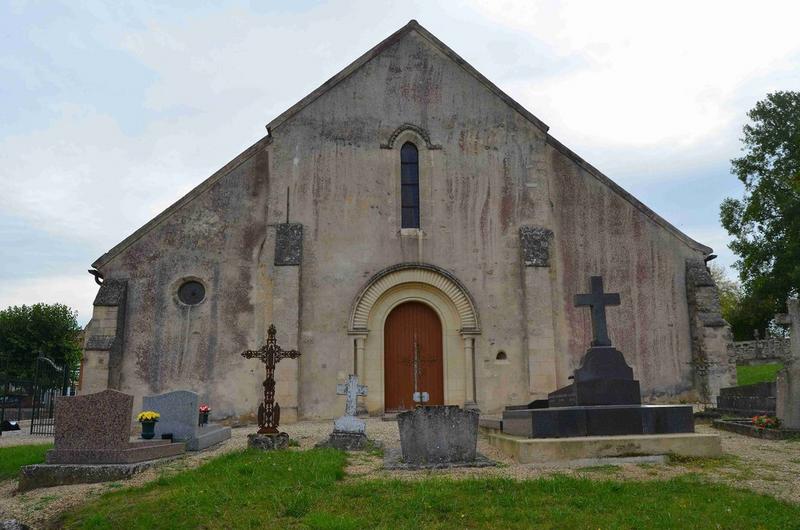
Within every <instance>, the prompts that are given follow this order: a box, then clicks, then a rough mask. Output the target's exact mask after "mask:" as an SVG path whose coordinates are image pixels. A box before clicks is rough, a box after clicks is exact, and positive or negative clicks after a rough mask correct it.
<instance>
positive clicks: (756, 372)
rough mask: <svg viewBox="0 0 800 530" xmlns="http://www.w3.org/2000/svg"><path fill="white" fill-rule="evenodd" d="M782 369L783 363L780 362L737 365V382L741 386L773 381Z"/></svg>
mask: <svg viewBox="0 0 800 530" xmlns="http://www.w3.org/2000/svg"><path fill="white" fill-rule="evenodd" d="M782 369H783V365H782V364H780V363H773V364H758V365H753V366H744V365H742V366H737V367H736V384H737V385H740V386H741V385H752V384H754V383H772V382H774V381H775V380H776V379H777V378H778V372H779V371H781V370H782Z"/></svg>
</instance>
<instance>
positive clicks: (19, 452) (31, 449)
mask: <svg viewBox="0 0 800 530" xmlns="http://www.w3.org/2000/svg"><path fill="white" fill-rule="evenodd" d="M52 448H53V444H36V445H13V446H11V447H0V480H6V479H9V478H14V477H16V476H17V475H18V474H19V468H20V467H22V466H27V465H29V464H42V463H44V455H45V453H46V452H47V450H48V449H52Z"/></svg>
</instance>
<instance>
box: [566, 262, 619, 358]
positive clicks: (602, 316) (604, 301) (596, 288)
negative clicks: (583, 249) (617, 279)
mask: <svg viewBox="0 0 800 530" xmlns="http://www.w3.org/2000/svg"><path fill="white" fill-rule="evenodd" d="M590 284H591V290H592V292H591V293H588V294H576V295H575V307H581V306H587V305H588V306H589V307H591V308H592V333H593V340H592V346H611V340H610V339H609V338H608V325H607V324H606V306H608V305H619V293H604V292H603V277H602V276H592V277H591V280H590Z"/></svg>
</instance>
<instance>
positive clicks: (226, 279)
mask: <svg viewBox="0 0 800 530" xmlns="http://www.w3.org/2000/svg"><path fill="white" fill-rule="evenodd" d="M267 131H268V134H267V135H266V136H265V137H264V138H262V139H261V140H259V141H258V142H256V143H255V144H254V145H252V146H251V147H249V148H248V149H246V150H245V151H244V152H243V153H241V154H240V155H238V156H237V157H236V158H234V159H233V160H232V161H230V162H229V163H228V164H227V165H225V166H224V167H223V168H222V169H220V170H219V171H217V172H216V173H215V174H213V175H212V176H211V177H209V178H208V179H207V180H205V181H204V182H202V183H201V184H200V185H199V186H197V187H196V188H195V189H194V190H192V191H191V192H189V194H187V195H186V196H185V197H183V198H182V199H180V200H179V201H178V202H176V203H175V204H173V205H172V206H171V207H169V208H168V209H167V210H166V211H164V212H163V213H161V214H160V215H158V216H157V217H156V218H154V219H153V220H152V221H150V222H149V223H147V224H146V225H145V226H144V227H142V228H141V229H139V230H138V231H136V232H135V233H133V234H132V235H131V236H130V237H128V238H127V239H125V240H124V241H122V242H121V243H119V244H118V245H117V246H115V247H114V248H113V249H111V250H110V251H109V252H107V253H106V254H105V255H103V256H102V257H100V258H99V259H98V260H97V261H96V262H95V263H94V264H93V267H94V268H95V270H94V271H93V274H95V277H96V281H97V282H98V283H101V286H100V288H99V292H98V295H97V297H96V299H95V303H94V313H93V318H92V320H91V322H90V324H89V326H88V328H87V332H86V342H85V351H84V361H83V368H82V375H81V377H82V380H81V390H80V391H81V392H83V393H88V392H94V391H97V390H101V389H104V388H115V389H119V390H122V391H124V392H128V393H132V394H134V395H135V396H136V398H137V399H139V400H140V399H141V397H142V396H144V395H148V394H153V393H159V392H165V391H168V390H174V389H189V390H194V391H197V392H198V393H200V395H201V399H202V400H203V401H205V402H208V403H209V404H210V405H211V407H212V409H213V416H214V417H215V418H218V419H224V418H228V419H231V420H232V421H246V420H248V419H249V418H252V415H253V414H254V413H255V411H256V409H257V407H258V402H259V399H260V396H261V395H262V392H261V382H262V380H263V377H264V372H263V365H261V364H260V363H258V362H257V361H253V360H247V359H245V358H243V357H242V356H241V353H242V352H243V351H244V350H248V349H255V348H258V347H259V346H261V345H262V344H263V342H264V340H265V338H266V335H267V329H268V327H269V326H270V324H271V323H274V325H275V326H276V328H277V340H278V343H279V344H280V345H281V346H282V347H283V348H285V349H297V350H299V351H300V352H301V356H300V357H299V358H298V359H285V360H283V361H281V362H280V364H279V365H278V368H277V370H276V379H277V389H276V401H277V402H278V403H279V404H280V406H281V410H282V417H283V421H287V420H288V421H291V420H293V419H297V418H309V419H310V418H330V417H333V416H335V415H338V414H341V410H342V407H343V404H342V403H341V400H342V399H343V398H341V397H340V396H337V395H336V384H337V383H341V382H343V381H345V380H346V378H347V376H348V374H351V373H355V374H357V375H358V376H359V379H360V382H361V383H362V384H365V385H367V386H368V388H369V391H368V395H367V396H365V397H364V398H362V399H363V403H362V404H361V407H362V409H365V410H366V412H368V413H370V414H374V415H380V414H383V413H387V412H392V411H398V410H404V409H408V408H410V407H412V406H413V405H414V402H413V401H412V396H413V393H414V391H415V390H416V391H420V392H427V394H428V396H429V402H428V403H429V404H452V405H461V406H467V407H477V408H479V409H480V410H481V411H483V412H497V411H499V410H501V409H502V408H503V407H504V406H505V405H508V404H520V403H526V402H528V401H531V400H532V399H535V398H541V397H545V396H546V394H547V393H548V392H551V391H553V390H555V389H556V388H558V387H561V386H564V385H565V384H568V383H569V381H568V378H569V376H570V375H571V374H572V371H573V370H574V369H575V368H576V367H577V366H578V364H579V363H580V360H581V357H582V355H583V353H584V351H585V350H586V348H587V347H588V346H589V342H590V340H591V323H590V319H589V312H588V311H586V310H585V309H582V308H576V307H574V304H573V302H574V296H575V295H576V294H578V293H583V292H586V291H587V289H588V287H589V284H588V282H589V277H590V276H602V277H603V278H604V282H605V287H606V289H607V290H608V291H613V292H618V293H620V297H621V305H620V306H617V307H611V308H609V309H608V326H609V335H610V338H611V340H612V341H613V343H614V345H615V346H616V347H617V348H618V349H619V350H621V351H622V352H623V353H624V354H625V357H626V359H627V361H628V363H629V364H630V365H631V366H632V367H633V369H634V374H635V377H636V378H637V379H639V380H640V381H641V385H642V391H643V394H644V395H645V397H648V398H652V399H658V398H664V399H694V400H698V399H699V400H702V399H710V398H712V397H713V396H714V395H715V394H716V393H717V391H718V389H719V387H720V386H727V384H728V383H729V382H731V376H732V371H731V368H732V367H731V365H730V364H729V362H728V356H727V344H728V342H729V341H730V333H729V331H728V327H727V324H726V323H725V322H724V320H722V319H721V317H720V315H719V299H718V296H717V293H716V287H715V286H714V283H713V280H711V277H710V275H709V274H708V271H707V269H706V267H705V262H706V261H707V260H708V259H710V257H711V249H710V248H708V247H706V246H704V245H702V244H701V243H698V242H696V241H694V240H692V239H691V238H689V237H688V236H686V235H685V234H683V233H681V232H680V231H679V230H678V229H676V228H675V227H674V226H672V225H671V224H669V223H668V222H667V221H665V220H664V219H662V218H661V217H659V216H658V215H657V214H655V213H654V212H653V211H651V210H650V209H649V208H647V207H646V206H645V205H643V204H642V203H641V202H639V201H638V200H637V199H636V198H634V197H632V196H631V195H630V194H628V193H627V192H625V191H624V190H623V189H621V188H620V187H619V186H618V185H616V184H615V183H614V182H612V181H611V180H610V179H609V178H608V177H606V176H605V175H603V174H602V173H600V172H599V171H598V170H597V169H595V168H594V167H592V166H591V165H590V164H588V163H587V162H585V161H584V160H582V159H581V158H580V157H578V156H577V155H576V154H575V153H573V152H572V151H571V150H570V149H568V148H567V147H566V146H564V145H562V144H561V143H560V142H558V141H557V140H556V139H555V138H553V137H552V136H551V135H550V134H549V132H548V127H547V125H545V124H544V123H543V122H542V121H540V120H539V119H538V118H536V117H535V116H533V115H532V114H531V113H530V112H528V111H527V110H525V109H524V108H523V107H522V106H520V105H519V104H518V103H516V102H515V101H514V100H512V99H511V98H510V97H508V96H507V95H506V94H504V93H503V92H502V91H501V90H500V89H499V88H498V87H497V86H495V85H494V84H493V83H491V82H490V81H489V80H488V79H486V78H485V77H484V76H483V75H481V74H480V73H479V72H477V71H476V70H475V69H474V68H473V67H472V66H470V65H469V64H467V63H466V61H464V60H463V59H461V58H460V57H459V56H458V55H457V54H456V53H455V52H453V51H452V50H451V49H449V48H448V47H447V46H446V45H444V44H443V43H442V42H440V41H439V40H438V39H437V38H436V37H435V36H433V35H432V34H430V33H429V32H428V31H427V30H425V29H424V28H423V27H421V26H420V25H419V24H418V23H416V22H415V21H411V22H409V24H407V25H406V26H404V27H403V28H401V29H400V30H398V31H397V32H396V33H394V34H393V35H391V36H390V37H389V38H387V39H386V40H384V41H383V42H381V43H380V44H378V45H377V46H376V47H375V48H373V49H372V50H370V51H368V52H367V53H366V54H364V55H363V56H362V57H360V58H359V59H358V60H356V61H355V62H354V63H352V64H351V65H350V66H348V67H347V68H346V69H344V70H343V71H342V72H340V73H339V74H337V75H336V76H334V77H333V78H331V79H330V80H329V81H327V82H326V83H325V84H323V85H322V86H321V87H320V88H318V89H317V90H316V91H314V92H313V93H311V94H310V95H308V96H307V97H305V98H304V99H302V100H301V101H300V102H299V103H297V104H296V105H295V106H293V107H291V108H290V109H288V110H287V111H286V112H284V113H283V114H281V115H280V116H278V117H277V118H275V119H274V120H273V121H272V122H270V123H269V124H268V125H267Z"/></svg>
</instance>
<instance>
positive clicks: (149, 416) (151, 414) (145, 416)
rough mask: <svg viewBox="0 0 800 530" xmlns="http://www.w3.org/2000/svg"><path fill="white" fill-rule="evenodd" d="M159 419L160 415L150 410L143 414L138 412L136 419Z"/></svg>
mask: <svg viewBox="0 0 800 530" xmlns="http://www.w3.org/2000/svg"><path fill="white" fill-rule="evenodd" d="M160 417H161V414H159V413H158V412H155V411H152V410H145V411H144V412H140V413H139V415H138V416H136V419H137V420H139V421H158V418H160Z"/></svg>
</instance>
